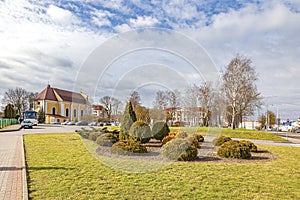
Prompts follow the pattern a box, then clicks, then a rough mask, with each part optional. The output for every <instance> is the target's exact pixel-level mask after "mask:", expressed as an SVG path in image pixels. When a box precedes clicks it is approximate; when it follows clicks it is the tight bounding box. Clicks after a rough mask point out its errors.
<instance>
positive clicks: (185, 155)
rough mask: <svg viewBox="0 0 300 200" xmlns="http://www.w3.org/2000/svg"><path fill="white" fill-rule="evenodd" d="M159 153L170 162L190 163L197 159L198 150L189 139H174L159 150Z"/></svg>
mask: <svg viewBox="0 0 300 200" xmlns="http://www.w3.org/2000/svg"><path fill="white" fill-rule="evenodd" d="M161 153H162V155H163V156H164V157H166V158H168V159H170V160H179V161H190V160H195V159H196V158H197V154H198V150H197V148H196V147H195V146H194V145H192V143H191V141H190V140H189V139H182V138H175V139H173V140H171V141H169V142H168V143H166V144H165V145H164V146H163V147H162V148H161Z"/></svg>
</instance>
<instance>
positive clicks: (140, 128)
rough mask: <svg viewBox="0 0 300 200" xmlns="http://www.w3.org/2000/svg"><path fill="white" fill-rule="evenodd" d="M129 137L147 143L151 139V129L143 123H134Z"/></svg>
mask: <svg viewBox="0 0 300 200" xmlns="http://www.w3.org/2000/svg"><path fill="white" fill-rule="evenodd" d="M129 135H130V136H131V137H132V138H133V139H135V140H136V141H140V142H141V143H147V142H149V140H150V139H151V129H150V127H149V126H148V124H146V123H145V122H142V121H136V122H134V123H133V124H132V126H131V128H130V130H129Z"/></svg>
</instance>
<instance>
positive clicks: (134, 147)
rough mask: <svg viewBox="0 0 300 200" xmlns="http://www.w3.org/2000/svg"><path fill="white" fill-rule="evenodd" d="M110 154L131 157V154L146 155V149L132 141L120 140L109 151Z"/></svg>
mask: <svg viewBox="0 0 300 200" xmlns="http://www.w3.org/2000/svg"><path fill="white" fill-rule="evenodd" d="M110 151H111V153H114V154H119V155H132V153H147V149H146V147H144V146H143V145H142V143H140V142H138V141H135V140H133V139H130V138H129V139H127V140H120V141H119V142H116V143H115V144H114V145H113V146H112V148H111V149H110Z"/></svg>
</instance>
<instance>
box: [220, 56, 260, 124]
mask: <svg viewBox="0 0 300 200" xmlns="http://www.w3.org/2000/svg"><path fill="white" fill-rule="evenodd" d="M251 63H252V62H251V60H250V59H248V58H245V57H241V56H239V55H237V56H236V57H235V58H234V59H232V60H231V62H230V63H229V65H228V66H227V67H226V69H225V72H223V77H222V78H223V91H224V94H225V98H226V102H227V104H228V106H229V107H230V109H228V110H229V111H230V115H231V127H232V129H235V127H236V126H237V124H238V122H241V121H242V118H243V117H244V116H245V115H250V114H253V111H254V108H255V107H257V106H259V105H260V103H259V102H260V100H261V98H260V93H259V92H258V91H257V87H256V85H255V81H256V80H257V74H256V72H255V68H254V67H252V66H251Z"/></svg>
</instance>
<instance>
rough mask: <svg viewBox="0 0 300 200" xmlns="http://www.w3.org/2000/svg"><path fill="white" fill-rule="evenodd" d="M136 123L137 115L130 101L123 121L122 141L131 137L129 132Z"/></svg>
mask: <svg viewBox="0 0 300 200" xmlns="http://www.w3.org/2000/svg"><path fill="white" fill-rule="evenodd" d="M135 121H136V115H135V112H134V110H133V108H132V104H131V102H130V101H128V103H127V105H126V108H125V111H124V114H123V116H122V120H121V132H120V135H119V137H120V140H126V139H127V138H128V136H129V130H130V128H131V126H132V124H133V123H134V122H135Z"/></svg>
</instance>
